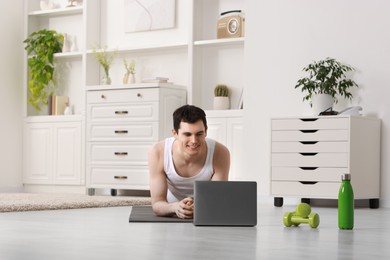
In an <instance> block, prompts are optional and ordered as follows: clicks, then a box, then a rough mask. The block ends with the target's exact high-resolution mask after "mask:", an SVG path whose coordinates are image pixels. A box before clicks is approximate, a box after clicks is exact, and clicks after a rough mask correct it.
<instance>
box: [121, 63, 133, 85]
mask: <svg viewBox="0 0 390 260" xmlns="http://www.w3.org/2000/svg"><path fill="white" fill-rule="evenodd" d="M123 64H124V65H125V69H126V73H125V76H124V77H123V84H127V83H130V84H133V83H135V77H134V75H135V65H136V63H135V60H131V62H130V63H128V62H127V59H126V58H123ZM129 79H130V82H129Z"/></svg>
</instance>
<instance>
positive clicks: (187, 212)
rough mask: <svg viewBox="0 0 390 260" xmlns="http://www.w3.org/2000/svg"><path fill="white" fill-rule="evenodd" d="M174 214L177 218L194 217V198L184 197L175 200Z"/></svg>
mask: <svg viewBox="0 0 390 260" xmlns="http://www.w3.org/2000/svg"><path fill="white" fill-rule="evenodd" d="M175 213H176V216H177V217H178V218H193V217H194V199H193V198H185V199H183V200H181V201H179V202H177V207H176V209H175Z"/></svg>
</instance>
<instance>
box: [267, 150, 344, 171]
mask: <svg viewBox="0 0 390 260" xmlns="http://www.w3.org/2000/svg"><path fill="white" fill-rule="evenodd" d="M348 164H349V157H348V154H347V153H302V154H300V153H274V154H272V167H275V166H279V167H342V168H344V167H348Z"/></svg>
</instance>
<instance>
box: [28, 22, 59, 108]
mask: <svg viewBox="0 0 390 260" xmlns="http://www.w3.org/2000/svg"><path fill="white" fill-rule="evenodd" d="M63 42H64V37H63V35H62V34H59V33H57V32H56V31H54V30H47V29H42V30H39V31H36V32H33V33H31V34H30V35H29V36H28V37H27V39H26V40H24V41H23V43H25V44H26V47H25V50H26V51H27V54H28V55H29V58H28V67H29V71H28V75H29V81H28V91H29V94H30V95H29V98H28V102H29V103H31V104H32V105H33V106H34V107H35V108H36V109H37V110H41V105H42V104H44V105H47V103H48V97H49V96H50V95H52V90H50V87H55V82H54V78H53V77H54V53H58V52H61V50H62V45H63Z"/></svg>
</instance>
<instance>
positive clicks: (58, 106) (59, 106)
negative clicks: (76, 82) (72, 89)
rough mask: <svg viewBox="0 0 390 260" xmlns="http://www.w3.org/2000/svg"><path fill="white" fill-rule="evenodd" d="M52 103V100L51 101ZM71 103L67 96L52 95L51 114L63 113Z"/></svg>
mask: <svg viewBox="0 0 390 260" xmlns="http://www.w3.org/2000/svg"><path fill="white" fill-rule="evenodd" d="M49 103H50V102H49ZM68 103H69V97H67V96H52V98H51V115H53V116H56V115H63V114H64V111H65V108H66V105H67V104H68Z"/></svg>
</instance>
